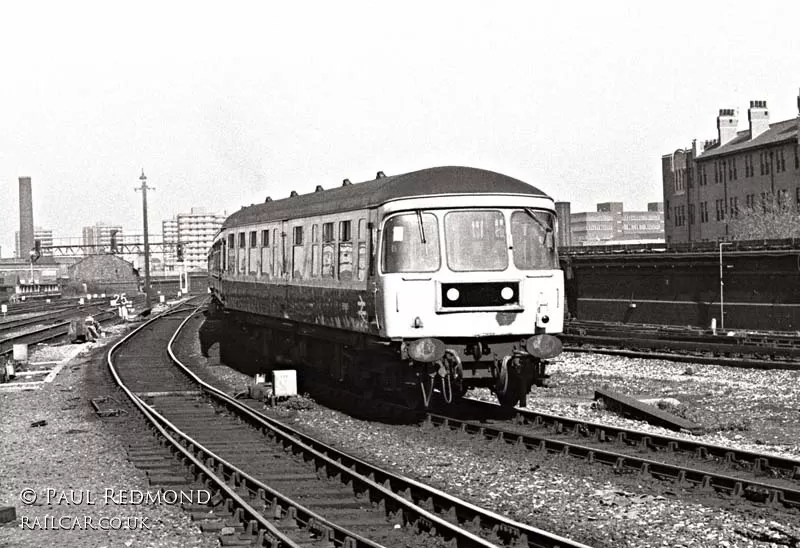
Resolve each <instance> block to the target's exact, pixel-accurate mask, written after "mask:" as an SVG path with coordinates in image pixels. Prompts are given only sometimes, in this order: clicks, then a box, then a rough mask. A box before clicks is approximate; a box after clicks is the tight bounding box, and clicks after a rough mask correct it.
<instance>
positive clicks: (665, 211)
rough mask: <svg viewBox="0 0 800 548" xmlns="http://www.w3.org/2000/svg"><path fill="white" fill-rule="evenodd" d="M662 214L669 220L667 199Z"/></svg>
mask: <svg viewBox="0 0 800 548" xmlns="http://www.w3.org/2000/svg"><path fill="white" fill-rule="evenodd" d="M798 203H800V202H798ZM664 215H666V217H667V220H668V221H669V200H667V203H666V207H664Z"/></svg>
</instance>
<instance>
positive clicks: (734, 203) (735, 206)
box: [731, 198, 739, 219]
mask: <svg viewBox="0 0 800 548" xmlns="http://www.w3.org/2000/svg"><path fill="white" fill-rule="evenodd" d="M738 217H739V198H731V218H733V219H737V218H738Z"/></svg>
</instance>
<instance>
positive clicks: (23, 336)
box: [0, 307, 117, 356]
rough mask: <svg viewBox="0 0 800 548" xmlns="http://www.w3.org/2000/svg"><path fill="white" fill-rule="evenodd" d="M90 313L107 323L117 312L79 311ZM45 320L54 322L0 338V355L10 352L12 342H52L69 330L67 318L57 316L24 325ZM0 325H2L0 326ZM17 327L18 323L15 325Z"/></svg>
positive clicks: (70, 312)
mask: <svg viewBox="0 0 800 548" xmlns="http://www.w3.org/2000/svg"><path fill="white" fill-rule="evenodd" d="M77 313H78V311H69V312H66V313H63V315H61V316H60V318H64V317H69V316H74V315H76V314H77ZM89 314H91V315H92V316H94V318H95V319H96V320H97V321H98V322H100V323H101V324H107V323H109V322H113V321H115V320H116V319H117V313H116V311H115V310H109V309H103V308H101V307H97V308H96V309H92V308H89V309H87V310H83V311H80V315H81V316H86V315H89ZM45 321H50V322H53V321H54V322H55V323H50V324H49V325H42V326H41V327H37V328H35V329H26V330H25V331H24V332H21V333H13V334H10V335H8V336H5V337H3V338H0V356H6V355H9V354H11V352H12V350H13V347H14V344H23V343H24V344H27V345H34V344H41V343H44V342H52V341H57V340H60V339H62V338H63V337H65V336H66V335H67V333H68V332H69V325H70V321H69V320H60V319H59V318H58V317H57V318H49V319H48V320H43V319H37V320H36V321H31V322H30V323H28V324H24V325H39V324H42V323H43V322H45ZM0 327H2V326H0ZM17 327H19V325H18V326H17ZM3 331H6V330H5V329H2V330H0V334H2V332H3Z"/></svg>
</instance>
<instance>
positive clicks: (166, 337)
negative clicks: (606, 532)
mask: <svg viewBox="0 0 800 548" xmlns="http://www.w3.org/2000/svg"><path fill="white" fill-rule="evenodd" d="M195 313H196V309H194V308H192V309H189V308H187V307H185V306H182V307H179V308H176V309H175V310H173V311H170V312H169V313H167V314H164V315H162V316H159V317H157V318H154V319H153V320H151V321H149V322H147V323H146V324H143V325H142V326H140V327H139V328H138V329H137V330H136V331H134V332H132V333H131V334H129V335H128V336H127V337H126V338H125V339H123V340H122V341H120V342H119V343H118V344H117V345H115V346H114V348H112V350H111V351H110V352H109V357H108V364H109V368H110V370H111V372H112V375H113V376H114V378H115V379H116V380H117V382H118V383H119V384H120V386H121V387H122V389H123V390H124V392H125V393H126V394H127V395H128V396H129V397H130V398H131V400H132V401H133V403H134V404H135V405H136V407H138V408H139V410H140V411H141V413H142V415H143V416H144V417H145V418H146V419H147V420H148V421H150V422H151V423H152V424H153V428H154V429H155V430H156V431H157V435H158V436H159V437H160V439H161V441H160V442H159V444H160V445H159V446H158V447H152V448H149V447H150V446H151V445H152V443H150V444H149V443H148V442H147V441H144V440H140V441H137V442H135V443H134V444H133V446H132V449H131V451H132V454H131V458H132V459H133V460H134V462H137V461H138V462H140V463H148V465H149V466H158V468H151V471H152V473H151V481H153V482H154V485H157V484H158V482H159V481H166V480H164V479H163V477H164V474H163V473H161V472H158V470H172V472H171V474H172V475H171V476H169V477H171V478H173V479H172V480H170V481H174V482H177V483H180V482H183V483H186V484H187V485H188V487H189V488H191V487H192V486H194V485H197V484H198V482H202V485H205V486H206V488H208V489H211V490H213V491H214V496H213V498H212V499H211V500H212V502H213V505H212V506H210V507H209V506H205V507H203V506H201V505H198V504H190V505H187V507H186V508H187V510H188V511H190V512H191V513H192V515H193V517H195V518H202V521H201V524H202V525H201V526H203V527H204V529H205V530H210V531H213V530H215V528H217V530H220V531H223V530H226V529H227V532H228V533H231V532H235V533H236V534H235V535H231V534H228V535H223V538H222V542H223V545H226V544H230V543H231V542H232V541H233V542H236V543H240V545H253V544H254V545H259V546H263V545H268V546H306V545H308V546H311V545H312V543H314V542H318V541H323V542H327V545H332V546H344V547H356V546H371V547H372V546H397V545H408V546H445V545H446V546H497V545H513V546H535V547H554V546H562V547H577V546H584V545H582V544H579V543H576V542H573V541H570V540H569V539H565V538H562V537H559V536H557V535H553V534H550V533H548V532H546V531H542V530H539V529H536V528H534V527H530V526H527V525H524V524H520V523H516V522H513V521H510V520H508V519H506V518H504V517H503V516H499V515H496V514H492V513H491V512H487V511H485V510H482V509H480V508H478V507H475V506H473V505H470V504H468V503H465V502H463V501H460V500H459V499H456V498H454V497H451V496H449V495H447V494H446V493H443V492H441V491H438V490H436V489H433V488H430V487H428V486H425V485H423V484H421V483H419V482H415V481H413V480H410V479H407V478H403V477H402V476H398V475H394V474H392V473H390V472H387V471H384V470H381V469H379V468H377V467H374V466H372V465H370V464H368V463H366V462H363V461H361V460H358V459H355V458H353V457H351V456H349V455H347V454H345V453H343V452H341V451H338V450H336V449H334V448H332V447H329V446H327V445H325V444H323V443H322V442H319V441H317V440H314V439H312V438H310V437H308V436H305V435H303V434H301V433H300V432H297V431H295V430H293V429H291V428H290V427H289V426H287V425H285V424H282V423H280V422H278V421H276V420H275V419H272V418H269V417H266V416H265V415H263V414H261V413H259V412H258V410H257V408H258V407H259V406H260V405H261V403H260V402H256V401H255V400H244V401H240V400H236V399H234V398H232V397H230V396H228V395H226V394H224V393H223V392H221V391H219V390H217V389H216V388H214V387H212V386H210V385H208V384H206V383H204V382H202V381H201V380H200V379H199V378H198V377H197V376H196V375H194V374H193V373H191V371H190V370H189V368H187V367H186V366H184V365H183V364H181V363H180V362H179V360H178V359H177V358H176V356H175V354H174V352H173V350H172V348H171V345H172V344H173V343H174V341H175V339H176V337H177V336H178V333H179V331H180V329H181V328H182V326H184V325H185V324H186V322H187V321H188V320H189V319H190V318H191V317H192V315H193V314H195ZM170 455H174V456H177V457H178V458H179V460H181V461H183V462H184V463H185V464H186V467H188V470H190V471H191V474H190V473H189V472H188V471H187V468H183V469H182V471H180V472H175V471H174V459H172V458H169V456H170ZM153 470H155V471H153ZM169 477H168V478H167V480H169ZM160 478H161V479H160ZM314 545H318V544H314Z"/></svg>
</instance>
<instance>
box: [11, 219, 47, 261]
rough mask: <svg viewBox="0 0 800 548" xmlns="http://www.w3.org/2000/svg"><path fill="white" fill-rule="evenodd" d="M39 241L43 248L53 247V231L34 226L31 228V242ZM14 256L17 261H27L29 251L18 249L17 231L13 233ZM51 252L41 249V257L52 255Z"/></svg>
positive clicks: (18, 238)
mask: <svg viewBox="0 0 800 548" xmlns="http://www.w3.org/2000/svg"><path fill="white" fill-rule="evenodd" d="M37 240H38V241H39V245H40V246H42V247H43V248H48V247H53V231H52V230H50V229H49V228H41V227H39V226H36V227H34V228H33V241H34V242H36V241H37ZM14 246H15V247H14V256H15V257H16V258H18V259H26V260H27V259H28V257H29V252H30V250H25V251H24V252H23V250H21V249H20V237H19V231H18V230H17V231H15V232H14ZM52 254H53V252H52V251H51V250H49V249H43V250H42V255H52Z"/></svg>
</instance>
